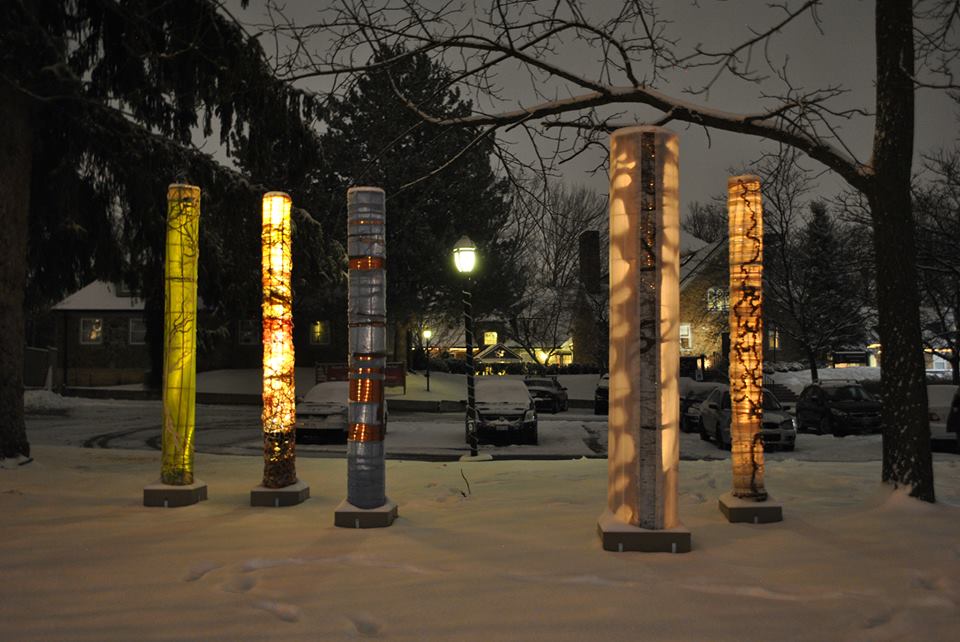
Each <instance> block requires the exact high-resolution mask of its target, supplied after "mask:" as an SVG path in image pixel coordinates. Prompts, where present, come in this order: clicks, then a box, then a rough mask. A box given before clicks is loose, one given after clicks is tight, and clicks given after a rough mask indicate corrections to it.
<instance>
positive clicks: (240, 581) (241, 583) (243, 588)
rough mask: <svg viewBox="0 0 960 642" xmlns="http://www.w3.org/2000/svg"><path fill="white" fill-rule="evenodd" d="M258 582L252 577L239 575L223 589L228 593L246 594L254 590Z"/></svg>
mask: <svg viewBox="0 0 960 642" xmlns="http://www.w3.org/2000/svg"><path fill="white" fill-rule="evenodd" d="M256 583H257V580H256V579H254V578H253V576H251V575H237V576H236V577H234V578H233V579H231V580H229V581H228V582H226V583H225V584H224V585H223V586H222V587H221V588H222V589H223V590H224V591H226V592H227V593H246V592H247V591H249V590H250V589H252V588H253V587H254V586H255V585H256Z"/></svg>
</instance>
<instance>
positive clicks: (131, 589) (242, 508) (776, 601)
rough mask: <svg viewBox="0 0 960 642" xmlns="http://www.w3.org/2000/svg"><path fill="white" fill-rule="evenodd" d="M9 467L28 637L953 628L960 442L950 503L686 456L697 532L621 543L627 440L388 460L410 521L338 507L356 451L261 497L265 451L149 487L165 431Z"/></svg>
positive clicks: (822, 474) (10, 538) (609, 636)
mask: <svg viewBox="0 0 960 642" xmlns="http://www.w3.org/2000/svg"><path fill="white" fill-rule="evenodd" d="M34 455H35V457H36V460H35V461H34V462H33V463H31V464H29V465H26V466H20V467H17V468H16V469H13V470H0V533H2V534H3V555H2V556H0V577H2V582H0V638H2V639H5V640H18V641H19V640H97V641H101V640H159V639H165V640H201V639H202V640H232V641H242V640H338V639H357V638H366V637H371V638H383V639H393V640H483V641H489V640H528V639H530V640H533V639H535V640H638V639H657V640H743V639H764V640H817V641H820V640H952V639H956V634H957V631H958V630H960V537H958V531H960V459H958V458H957V457H956V456H948V455H935V458H934V459H935V464H934V465H935V468H936V479H937V493H938V497H939V499H940V503H938V504H936V505H928V504H923V503H921V502H918V501H916V500H912V499H910V498H908V497H906V496H905V495H904V494H902V493H894V494H891V493H890V492H889V491H886V490H885V489H883V488H882V487H881V486H880V484H879V483H878V479H879V465H878V464H877V463H875V462H871V463H810V462H801V461H784V462H771V463H770V465H769V466H768V468H767V486H768V489H769V490H770V492H771V493H772V495H773V496H775V497H776V499H777V500H778V501H779V502H781V503H782V505H783V510H784V516H785V519H784V521H783V522H781V523H777V524H766V525H752V524H728V523H726V521H725V520H724V519H723V517H722V516H721V514H720V512H719V511H718V509H717V505H716V498H717V497H718V496H719V495H720V494H721V493H723V492H724V491H725V490H726V489H727V487H728V485H729V483H730V469H729V462H727V461H698V462H683V463H682V464H681V476H680V493H681V494H680V513H681V518H682V520H683V522H684V523H685V525H686V526H687V527H688V528H689V529H690V530H691V532H692V536H693V547H694V548H693V551H692V552H691V553H689V554H686V555H670V554H639V553H622V554H617V553H608V552H604V551H603V550H601V548H600V542H599V539H598V537H597V534H596V519H597V516H598V515H599V514H600V513H601V511H602V510H603V508H604V503H605V496H606V462H605V461H602V460H573V461H551V462H543V461H517V462H510V461H508V462H486V463H472V464H459V463H457V464H454V463H449V464H441V463H426V462H409V461H389V462H388V463H387V476H388V477H387V484H388V494H389V495H390V497H391V499H393V500H395V501H396V502H397V503H398V504H399V506H400V517H399V519H398V520H397V521H396V522H395V523H394V524H393V526H391V527H390V528H387V529H372V530H348V529H338V528H335V527H334V526H333V510H334V508H335V506H336V505H337V503H339V502H340V500H341V499H343V497H344V494H345V474H346V472H345V464H344V462H343V461H342V460H332V459H302V460H300V461H298V462H297V465H298V471H299V475H300V477H301V479H303V480H304V481H306V482H307V483H308V484H309V485H310V487H311V492H312V497H311V498H310V499H309V500H308V501H307V502H305V503H304V504H302V505H300V506H295V507H290V508H281V509H273V508H251V507H250V506H249V490H250V489H251V488H252V487H253V486H255V485H256V484H257V483H258V482H259V481H260V474H261V464H260V462H259V461H258V459H257V458H252V457H230V456H217V455H204V454H200V455H199V456H198V457H197V466H196V468H197V472H198V474H199V476H200V477H201V478H202V479H203V480H205V481H206V482H207V483H208V484H209V493H210V499H209V500H208V501H205V502H202V503H201V504H198V505H195V506H190V507H185V508H178V509H157V508H144V507H142V506H141V505H140V504H141V488H142V487H143V485H145V484H147V483H150V482H152V481H154V480H155V478H156V476H157V470H158V467H159V461H158V454H157V453H156V452H148V451H129V450H96V449H94V450H91V449H80V448H71V447H51V446H38V447H36V448H35V452H34Z"/></svg>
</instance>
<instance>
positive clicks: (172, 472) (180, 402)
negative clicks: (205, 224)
mask: <svg viewBox="0 0 960 642" xmlns="http://www.w3.org/2000/svg"><path fill="white" fill-rule="evenodd" d="M199 231H200V188H199V187H196V186H194V185H180V184H174V185H170V187H169V188H167V254H166V272H165V281H164V314H163V320H164V325H163V437H162V448H163V454H162V456H161V460H162V463H161V469H160V481H161V482H162V483H164V484H170V485H174V486H187V485H190V484H193V483H194V479H193V438H194V424H195V408H196V406H195V401H196V392H197V363H196V357H197V258H198V254H199Z"/></svg>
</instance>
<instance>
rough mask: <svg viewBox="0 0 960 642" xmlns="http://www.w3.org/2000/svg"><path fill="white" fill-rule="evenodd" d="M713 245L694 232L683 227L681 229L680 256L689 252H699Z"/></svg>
mask: <svg viewBox="0 0 960 642" xmlns="http://www.w3.org/2000/svg"><path fill="white" fill-rule="evenodd" d="M708 245H711V244H710V243H708V242H707V241H704V240H703V239H699V238H697V237H696V236H694V235H693V234H690V233H689V232H687V231H685V230H683V229H681V230H680V256H681V257H684V256H686V255H688V254H692V253H694V252H698V251H700V250H702V249H703V248H705V247H707V246H708Z"/></svg>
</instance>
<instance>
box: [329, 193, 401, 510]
mask: <svg viewBox="0 0 960 642" xmlns="http://www.w3.org/2000/svg"><path fill="white" fill-rule="evenodd" d="M386 230H387V228H386V195H385V194H384V192H383V190H382V189H380V188H378V187H352V188H350V189H349V190H347V256H348V258H349V272H348V273H347V274H348V302H347V324H348V326H349V328H350V338H349V344H350V345H349V350H348V359H349V370H350V375H349V376H350V398H349V403H348V422H349V429H348V433H347V498H346V499H345V500H343V502H341V503H340V505H339V506H338V507H337V509H336V512H335V513H334V525H336V526H342V527H345V528H375V527H382V526H389V525H390V524H392V523H393V520H394V519H396V517H397V505H396V504H395V503H393V502H391V501H390V500H389V499H387V496H386V467H385V462H384V448H383V446H384V444H383V441H384V430H385V427H386V426H385V419H386V417H385V415H386V412H385V408H384V395H383V391H384V385H383V384H384V370H385V368H386V365H387V340H386V323H387V273H386Z"/></svg>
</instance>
